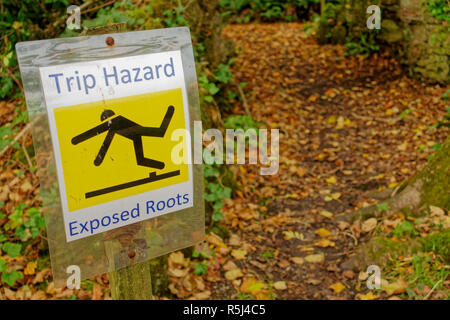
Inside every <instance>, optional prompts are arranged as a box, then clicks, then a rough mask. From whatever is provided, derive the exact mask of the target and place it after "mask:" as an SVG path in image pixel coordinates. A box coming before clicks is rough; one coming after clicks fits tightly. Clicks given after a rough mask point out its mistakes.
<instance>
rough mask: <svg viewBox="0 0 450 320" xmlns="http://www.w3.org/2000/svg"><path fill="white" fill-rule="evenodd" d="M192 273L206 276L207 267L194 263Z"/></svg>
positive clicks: (204, 264) (203, 264)
mask: <svg viewBox="0 0 450 320" xmlns="http://www.w3.org/2000/svg"><path fill="white" fill-rule="evenodd" d="M194 273H195V274H196V275H198V276H199V275H202V274H207V273H208V266H207V265H206V263H204V262H203V263H198V262H196V263H195V265H194Z"/></svg>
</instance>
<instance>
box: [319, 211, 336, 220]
mask: <svg viewBox="0 0 450 320" xmlns="http://www.w3.org/2000/svg"><path fill="white" fill-rule="evenodd" d="M320 214H321V215H322V216H324V217H325V218H329V219H332V218H333V214H332V213H331V212H329V211H326V210H322V211H320Z"/></svg>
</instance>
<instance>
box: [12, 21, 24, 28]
mask: <svg viewBox="0 0 450 320" xmlns="http://www.w3.org/2000/svg"><path fill="white" fill-rule="evenodd" d="M12 27H13V29H15V30H19V29H20V28H21V27H22V22H19V21H14V23H13V24H12Z"/></svg>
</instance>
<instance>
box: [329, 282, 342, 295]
mask: <svg viewBox="0 0 450 320" xmlns="http://www.w3.org/2000/svg"><path fill="white" fill-rule="evenodd" d="M328 288H330V289H332V290H333V291H334V292H335V293H339V292H341V291H342V290H344V289H345V286H344V285H343V284H342V283H340V282H337V283H335V284H332V285H331V286H329V287H328Z"/></svg>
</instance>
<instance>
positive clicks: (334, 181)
mask: <svg viewBox="0 0 450 320" xmlns="http://www.w3.org/2000/svg"><path fill="white" fill-rule="evenodd" d="M326 181H327V183H328V184H335V183H336V182H337V179H336V177H335V176H332V177H329V178H328V179H327V180H326Z"/></svg>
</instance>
